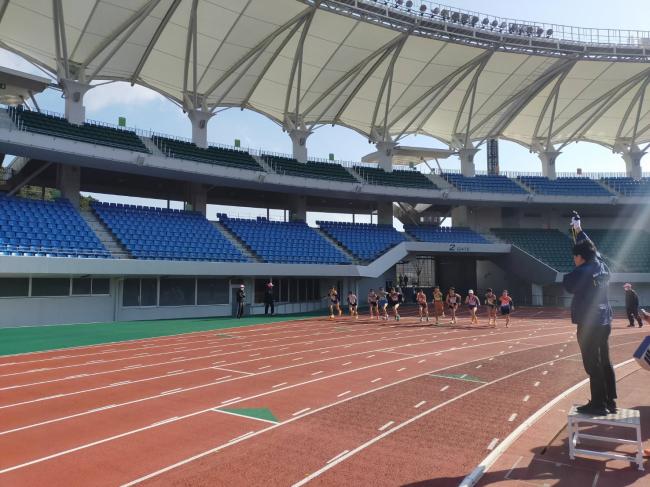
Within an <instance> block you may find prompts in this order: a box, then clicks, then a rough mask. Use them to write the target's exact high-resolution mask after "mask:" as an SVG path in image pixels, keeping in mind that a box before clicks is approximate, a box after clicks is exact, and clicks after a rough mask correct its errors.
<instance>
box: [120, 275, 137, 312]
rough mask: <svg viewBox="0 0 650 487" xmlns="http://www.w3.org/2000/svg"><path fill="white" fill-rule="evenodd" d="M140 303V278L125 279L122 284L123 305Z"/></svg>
mask: <svg viewBox="0 0 650 487" xmlns="http://www.w3.org/2000/svg"><path fill="white" fill-rule="evenodd" d="M139 304H140V279H124V285H123V286H122V306H138V305H139Z"/></svg>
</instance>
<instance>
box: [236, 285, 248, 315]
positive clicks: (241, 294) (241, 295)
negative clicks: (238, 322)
mask: <svg viewBox="0 0 650 487" xmlns="http://www.w3.org/2000/svg"><path fill="white" fill-rule="evenodd" d="M245 302H246V291H245V290H244V285H243V284H242V285H241V286H239V289H238V290H237V318H241V317H242V316H244V303H245Z"/></svg>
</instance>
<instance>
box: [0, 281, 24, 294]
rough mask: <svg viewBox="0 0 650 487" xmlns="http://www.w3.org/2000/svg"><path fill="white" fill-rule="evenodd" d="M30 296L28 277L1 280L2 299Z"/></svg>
mask: <svg viewBox="0 0 650 487" xmlns="http://www.w3.org/2000/svg"><path fill="white" fill-rule="evenodd" d="M28 294H29V278H28V277H24V278H23V277H20V278H14V277H5V278H2V279H0V298H10V297H17V296H27V295H28Z"/></svg>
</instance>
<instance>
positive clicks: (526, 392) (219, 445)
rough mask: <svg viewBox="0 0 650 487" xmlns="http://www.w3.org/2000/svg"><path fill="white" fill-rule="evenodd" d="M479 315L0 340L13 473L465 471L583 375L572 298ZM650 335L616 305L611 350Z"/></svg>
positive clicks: (1, 451) (375, 479)
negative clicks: (87, 342)
mask: <svg viewBox="0 0 650 487" xmlns="http://www.w3.org/2000/svg"><path fill="white" fill-rule="evenodd" d="M468 321H469V320H468V319H467V317H462V318H461V320H460V325H461V326H459V327H456V328H450V327H448V326H441V327H431V326H421V324H420V323H419V322H418V321H417V319H416V318H413V317H410V318H409V317H407V318H403V319H402V321H400V322H399V323H396V322H388V323H386V322H377V321H373V322H371V321H370V320H368V319H360V320H358V321H352V320H350V319H340V320H335V321H328V320H326V319H317V320H314V319H311V320H304V321H293V322H289V323H282V324H280V323H276V324H273V325H262V326H255V327H250V328H245V329H243V328H237V329H232V330H218V331H212V332H197V333H190V334H185V335H180V336H173V337H161V338H153V339H146V340H136V341H130V342H122V343H116V344H106V345H98V346H90V347H82V348H74V349H66V350H60V351H52V352H39V353H32V354H24V355H18V356H7V357H0V486H12V487H13V486H22V485H30V486H31V485H48V486H74V485H89V484H92V485H140V484H141V485H205V486H215V485H224V486H225V485H228V486H238V485H242V486H243V485H246V486H250V485H261V484H264V485H282V486H290V485H305V484H309V485H413V486H424V485H436V486H444V485H458V483H459V482H460V481H461V480H462V478H463V477H464V476H465V475H466V474H467V473H468V472H470V471H471V470H472V469H473V468H474V467H475V466H476V464H478V463H479V462H480V461H481V460H482V459H483V458H484V457H485V456H486V455H487V454H488V453H489V451H490V450H491V449H493V448H494V447H495V446H496V445H497V444H498V443H499V441H500V440H502V439H504V438H505V437H506V436H507V435H508V434H509V433H510V432H511V431H512V430H514V429H515V428H516V427H517V426H518V425H519V424H520V423H521V422H522V421H524V420H525V419H526V418H527V417H529V416H530V415H531V414H533V413H534V412H535V411H536V410H537V409H539V408H540V407H541V406H542V405H544V404H545V403H546V402H548V400H550V399H551V398H552V397H554V396H556V395H557V394H559V393H561V392H562V391H564V390H565V389H567V388H568V387H570V386H572V385H573V384H575V383H576V382H578V381H580V380H582V379H583V378H584V371H583V369H582V364H581V362H580V357H579V351H578V348H577V345H576V343H575V337H574V335H573V333H574V327H573V326H572V325H570V324H569V320H568V318H567V315H566V312H565V311H564V310H543V311H540V310H539V309H530V310H519V311H518V312H517V313H516V314H515V315H514V316H513V320H512V326H511V327H510V328H507V329H506V328H498V329H491V328H482V327H475V328H471V329H470V328H467V327H464V326H463V325H464V324H465V323H467V322H468ZM501 326H502V325H501ZM644 334H645V333H644V332H643V330H639V329H626V328H624V322H623V320H617V321H616V322H615V330H614V333H613V336H612V338H611V339H610V344H611V346H612V357H613V361H614V362H615V363H619V362H623V361H625V360H627V359H628V358H629V357H630V356H631V354H632V351H633V350H634V349H635V348H636V346H637V345H638V343H639V341H640V339H641V337H642V336H644Z"/></svg>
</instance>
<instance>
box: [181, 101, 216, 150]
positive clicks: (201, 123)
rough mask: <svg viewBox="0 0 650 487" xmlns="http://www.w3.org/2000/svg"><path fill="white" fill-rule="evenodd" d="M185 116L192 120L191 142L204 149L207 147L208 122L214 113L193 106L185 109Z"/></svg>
mask: <svg viewBox="0 0 650 487" xmlns="http://www.w3.org/2000/svg"><path fill="white" fill-rule="evenodd" d="M187 116H188V118H189V119H190V122H192V142H193V143H194V144H195V145H196V146H197V147H201V148H203V149H205V148H206V147H208V122H209V121H210V119H211V118H212V117H213V116H214V114H213V113H210V112H208V111H205V110H198V109H196V108H193V109H191V110H188V111H187Z"/></svg>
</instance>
